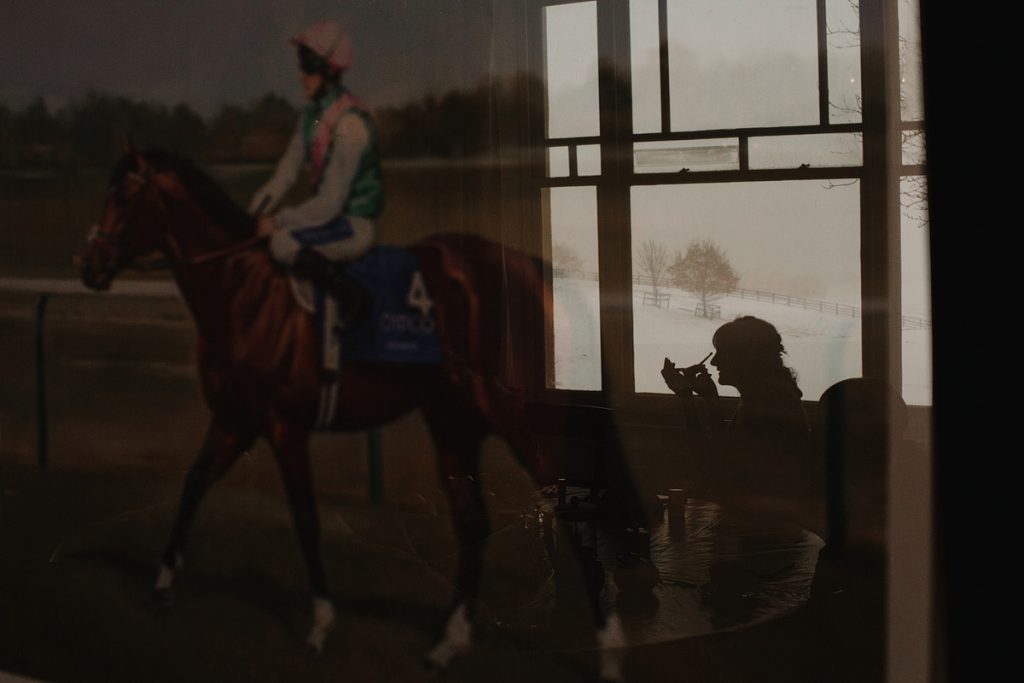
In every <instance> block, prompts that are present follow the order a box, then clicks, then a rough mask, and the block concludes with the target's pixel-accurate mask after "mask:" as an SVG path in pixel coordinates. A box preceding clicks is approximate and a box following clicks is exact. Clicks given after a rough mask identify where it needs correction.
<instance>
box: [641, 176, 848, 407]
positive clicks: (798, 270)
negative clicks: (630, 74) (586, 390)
mask: <svg viewBox="0 0 1024 683" xmlns="http://www.w3.org/2000/svg"><path fill="white" fill-rule="evenodd" d="M631 220H632V239H633V252H634V259H635V260H636V255H637V254H638V252H639V251H640V250H641V249H642V247H643V245H644V244H645V243H647V242H653V243H655V244H660V245H662V246H663V247H664V249H665V250H666V252H667V254H668V264H669V265H667V266H665V267H663V272H662V274H661V275H662V276H663V277H664V278H667V282H663V283H659V288H658V289H659V291H658V294H660V295H661V296H660V298H661V302H659V303H661V305H659V306H654V305H651V304H650V300H651V299H652V298H653V297H654V294H653V286H652V278H651V273H650V272H645V270H648V269H644V268H641V267H638V266H639V264H638V263H636V261H635V262H634V285H633V325H634V329H633V339H634V353H635V367H634V371H635V374H636V390H637V391H639V392H657V393H668V388H667V387H666V386H665V382H664V380H662V378H661V373H660V371H661V367H662V362H663V359H664V358H669V359H671V360H672V361H673V362H675V363H676V364H677V365H679V366H682V365H692V364H694V363H696V362H698V361H700V359H701V358H703V357H704V356H706V355H707V354H708V352H709V351H711V350H712V348H713V347H712V345H711V337H712V335H713V334H714V332H715V330H716V329H718V327H719V326H721V325H722V324H723V323H725V322H727V321H729V320H732V319H734V318H736V317H737V316H740V315H753V316H756V317H758V318H761V319H763V320H767V321H768V322H770V323H772V324H773V325H775V327H776V328H777V329H778V331H779V333H780V334H781V336H782V341H783V345H784V346H785V348H786V352H787V353H786V355H785V356H784V357H783V358H784V360H785V362H786V364H787V365H788V366H789V367H791V368H793V369H794V370H795V371H796V373H797V382H798V384H799V385H800V388H801V389H802V390H803V392H804V398H806V399H808V400H817V398H818V397H819V396H820V395H821V393H822V392H823V391H824V390H825V389H826V388H827V387H829V386H830V385H831V384H833V383H834V382H837V381H839V380H841V379H845V378H847V377H857V376H860V374H861V317H860V295H861V291H860V287H861V285H860V188H859V186H858V184H857V183H854V184H852V185H842V186H829V185H828V183H827V182H826V181H821V180H801V181H787V182H764V183H721V184H717V183H716V184H700V185H654V186H643V187H641V186H636V187H633V188H632V216H631ZM701 240H708V241H710V242H711V243H712V244H713V245H714V246H715V247H716V248H717V249H718V250H720V251H721V252H722V254H723V255H724V260H725V261H727V262H728V264H729V266H730V267H731V269H732V270H733V272H734V273H735V275H736V276H737V277H738V278H739V279H738V282H737V284H736V288H735V289H734V290H733V291H731V292H723V291H719V289H716V288H715V287H711V286H708V288H707V289H706V290H705V294H704V295H703V296H702V295H701V293H700V291H699V289H698V287H697V285H696V284H695V282H694V281H693V280H690V281H687V282H685V283H681V282H680V280H681V279H682V278H683V277H684V275H683V273H684V272H685V269H683V268H679V267H677V268H673V265H674V264H675V263H676V262H677V260H679V261H682V260H683V259H684V257H685V254H686V253H687V251H688V249H689V247H690V246H691V245H692V244H693V243H694V242H696V241H701ZM702 281H703V280H702ZM709 282H711V283H712V284H713V280H709ZM645 292H646V293H647V296H646V298H647V299H648V305H644V299H645V296H644V293H645ZM665 294H668V301H664V299H665V297H664V295H665ZM712 375H713V376H714V377H715V379H716V380H717V373H715V372H712ZM720 391H721V393H722V394H724V395H730V396H735V395H737V393H736V391H735V389H734V388H733V387H731V386H726V387H723V388H721V389H720Z"/></svg>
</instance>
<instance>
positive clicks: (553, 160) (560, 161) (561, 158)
mask: <svg viewBox="0 0 1024 683" xmlns="http://www.w3.org/2000/svg"><path fill="white" fill-rule="evenodd" d="M568 175H569V148H568V147H548V177H549V178H564V177H566V176H568Z"/></svg>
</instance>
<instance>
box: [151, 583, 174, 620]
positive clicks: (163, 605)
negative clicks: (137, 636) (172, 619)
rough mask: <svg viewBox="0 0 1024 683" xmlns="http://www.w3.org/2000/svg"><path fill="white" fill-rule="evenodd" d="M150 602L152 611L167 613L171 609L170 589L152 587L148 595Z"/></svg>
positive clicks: (161, 613)
mask: <svg viewBox="0 0 1024 683" xmlns="http://www.w3.org/2000/svg"><path fill="white" fill-rule="evenodd" d="M150 603H151V604H152V607H153V611H154V612H156V613H157V614H159V615H164V614H167V613H168V612H170V611H171V589H170V588H154V589H153V592H152V594H151V595H150Z"/></svg>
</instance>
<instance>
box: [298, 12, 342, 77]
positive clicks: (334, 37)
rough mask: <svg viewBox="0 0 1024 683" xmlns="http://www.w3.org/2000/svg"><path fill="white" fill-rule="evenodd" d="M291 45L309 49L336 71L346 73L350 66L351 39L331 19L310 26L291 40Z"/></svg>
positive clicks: (338, 24)
mask: <svg viewBox="0 0 1024 683" xmlns="http://www.w3.org/2000/svg"><path fill="white" fill-rule="evenodd" d="M291 43H292V45H299V46H305V47H307V48H309V49H310V50H312V51H313V52H315V53H316V54H317V55H319V56H320V57H322V58H323V59H325V60H326V61H327V63H328V65H329V66H330V67H331V68H333V69H337V70H338V71H346V70H348V68H349V67H350V66H352V39H351V38H349V36H348V31H346V30H345V27H344V26H342V25H341V24H340V23H338V22H337V21H334V20H332V19H325V20H324V21H318V22H316V23H315V24H312V25H311V26H310V27H309V28H307V29H306V30H305V31H303V32H302V34H301V35H297V36H295V37H294V38H292V39H291Z"/></svg>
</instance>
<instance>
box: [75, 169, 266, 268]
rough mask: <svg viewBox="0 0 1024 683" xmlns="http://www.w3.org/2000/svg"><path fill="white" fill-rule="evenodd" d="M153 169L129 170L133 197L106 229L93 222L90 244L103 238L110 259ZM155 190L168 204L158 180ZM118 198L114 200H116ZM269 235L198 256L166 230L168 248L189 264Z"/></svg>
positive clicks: (241, 248)
mask: <svg viewBox="0 0 1024 683" xmlns="http://www.w3.org/2000/svg"><path fill="white" fill-rule="evenodd" d="M152 176H153V172H152V171H151V170H150V169H149V168H147V169H146V170H145V172H144V173H138V172H136V171H126V172H125V173H124V176H123V178H127V179H129V180H131V181H132V182H133V183H135V185H136V189H135V191H134V192H133V194H132V196H131V198H129V199H128V201H127V202H125V204H124V206H119V207H118V209H117V212H118V218H117V220H116V221H114V222H113V226H112V227H110V228H107V229H103V228H101V227H100V226H99V225H96V224H94V225H93V226H92V229H91V230H90V231H89V235H88V237H87V238H86V241H87V242H88V243H89V244H93V243H94V242H95V241H96V240H104V241H105V242H106V244H105V245H104V249H105V250H106V251H107V253H108V258H109V263H111V264H115V263H117V260H118V258H119V256H120V252H121V249H120V240H119V237H120V235H121V233H122V232H123V230H124V227H125V225H126V224H127V223H128V221H129V220H130V219H131V218H133V217H134V213H135V212H136V211H137V210H138V206H139V204H140V203H141V200H142V198H143V197H144V196H145V194H146V190H147V189H148V188H149V186H150V183H151V182H152ZM155 187H156V190H157V192H158V199H159V202H160V204H161V205H163V207H164V208H166V202H165V201H164V190H163V189H162V188H161V187H160V184H159V183H155ZM118 189H119V188H118V187H117V186H116V185H115V186H112V187H111V188H110V189H109V190H108V191H107V195H108V196H110V195H111V194H113V193H115V192H117V191H118ZM116 202H117V200H115V203H116ZM267 237H268V236H267V235H255V236H253V237H250V238H247V239H244V240H242V241H240V242H236V243H234V244H231V245H228V246H227V247H222V248H220V249H215V250H213V251H210V252H206V253H203V254H198V255H195V256H185V254H184V252H183V251H182V249H181V247H180V246H179V245H178V241H177V240H176V239H175V238H174V235H173V234H171V232H170V231H169V230H164V233H163V241H164V243H165V244H166V245H167V248H168V249H169V250H170V251H171V253H173V254H174V256H175V259H176V260H177V261H178V262H179V263H181V264H183V265H185V266H188V267H193V266H199V265H203V264H206V263H210V262H211V261H215V260H217V259H219V258H223V257H225V256H229V255H231V254H234V253H237V252H239V251H244V250H246V249H249V248H250V247H253V246H255V245H257V244H259V243H260V242H263V241H264V240H266V239H267Z"/></svg>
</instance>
